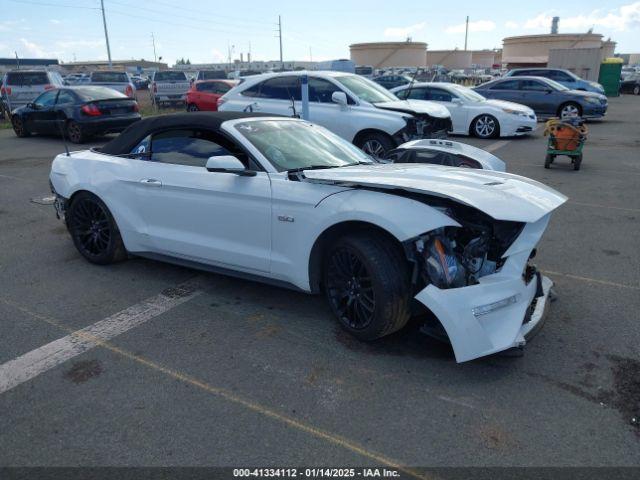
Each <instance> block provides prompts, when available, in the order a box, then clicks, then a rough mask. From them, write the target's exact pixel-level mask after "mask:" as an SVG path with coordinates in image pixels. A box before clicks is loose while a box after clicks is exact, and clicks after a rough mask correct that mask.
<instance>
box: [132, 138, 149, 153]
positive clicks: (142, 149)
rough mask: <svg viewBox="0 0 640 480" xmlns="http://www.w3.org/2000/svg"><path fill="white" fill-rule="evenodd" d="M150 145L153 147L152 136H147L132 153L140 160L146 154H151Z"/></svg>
mask: <svg viewBox="0 0 640 480" xmlns="http://www.w3.org/2000/svg"><path fill="white" fill-rule="evenodd" d="M149 145H151V135H147V136H146V137H144V138H143V139H142V141H141V142H140V143H139V144H138V145H136V146H135V147H134V148H133V149H132V150H131V152H130V153H131V154H136V155H139V157H138V158H141V157H143V156H144V154H145V153H148V152H149Z"/></svg>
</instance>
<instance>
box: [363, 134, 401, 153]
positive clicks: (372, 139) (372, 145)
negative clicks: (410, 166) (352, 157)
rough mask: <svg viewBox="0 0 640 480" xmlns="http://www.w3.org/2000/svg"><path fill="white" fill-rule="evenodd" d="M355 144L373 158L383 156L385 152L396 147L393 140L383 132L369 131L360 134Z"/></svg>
mask: <svg viewBox="0 0 640 480" xmlns="http://www.w3.org/2000/svg"><path fill="white" fill-rule="evenodd" d="M354 144H355V146H356V147H358V148H360V150H362V151H363V152H364V153H367V154H369V155H371V156H372V157H374V158H385V157H386V155H387V153H389V152H390V151H391V150H393V149H394V148H396V145H395V143H394V141H393V140H392V139H391V138H389V137H388V136H387V135H385V134H383V133H376V132H369V133H365V134H363V135H360V136H359V137H358V138H357V139H356V141H355V142H354Z"/></svg>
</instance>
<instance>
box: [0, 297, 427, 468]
mask: <svg viewBox="0 0 640 480" xmlns="http://www.w3.org/2000/svg"><path fill="white" fill-rule="evenodd" d="M0 301H1V302H3V303H4V304H6V305H9V306H11V307H13V308H15V309H17V310H19V311H21V312H22V313H25V314H27V315H29V316H31V317H33V318H37V319H38V320H42V321H43V322H45V323H48V324H49V325H53V326H55V327H58V328H60V329H62V330H65V331H67V332H70V333H71V332H74V334H75V335H78V336H80V337H86V339H87V340H89V341H91V342H93V343H95V344H96V345H98V346H100V347H103V348H105V349H107V350H109V351H111V352H113V353H116V354H118V355H120V356H122V357H125V358H128V359H129V360H133V361H134V362H136V363H138V364H140V365H144V366H145V367H148V368H150V369H152V370H155V371H158V372H161V373H164V374H165V375H167V376H169V377H171V378H173V379H175V380H179V381H181V382H184V383H187V384H189V385H192V386H194V387H196V388H199V389H200V390H204V391H205V392H207V393H210V394H212V395H215V396H218V397H221V398H224V399H225V400H227V401H229V402H232V403H235V404H237V405H241V406H243V407H245V408H247V409H249V410H252V411H254V412H256V413H259V414H261V415H263V416H265V417H269V418H272V419H274V420H278V421H280V422H282V423H284V424H285V425H288V426H289V427H292V428H295V429H297V430H300V431H302V432H305V433H308V434H310V435H313V436H314V437H317V438H320V439H322V440H325V441H327V442H329V443H332V444H334V445H338V446H340V447H343V448H345V449H346V450H350V451H351V452H354V453H356V454H358V455H362V456H363V457H367V458H369V459H371V460H374V461H376V462H378V463H380V464H383V465H386V466H388V467H390V468H393V469H396V470H399V471H401V472H403V473H405V474H407V475H409V476H411V477H414V478H417V479H422V480H426V479H433V478H436V477H433V476H428V475H426V474H422V473H420V472H417V471H415V470H412V469H409V468H407V467H405V466H403V465H401V464H400V463H399V462H397V461H395V460H392V459H390V458H389V457H386V456H384V455H382V454H380V453H377V452H373V451H371V450H368V449H367V448H365V447H363V446H361V445H358V444H357V443H355V442H353V441H351V440H348V439H346V438H343V437H341V436H339V435H336V434H333V433H331V432H328V431H326V430H322V429H320V428H317V427H314V426H313V425H309V424H308V423H304V422H301V421H299V420H296V419H295V418H291V417H289V416H287V415H284V414H282V413H280V412H277V411H275V410H272V409H270V408H269V407H265V406H263V405H260V404H259V403H256V402H253V401H251V400H247V399H245V398H243V397H241V396H239V395H236V394H234V393H231V392H229V391H228V390H225V389H223V388H220V387H215V386H213V385H210V384H208V383H206V382H204V381H202V380H199V379H197V378H196V377H193V376H191V375H188V374H185V373H181V372H179V371H177V370H174V369H172V368H169V367H165V366H163V365H160V364H159V363H156V362H154V361H152V360H149V359H146V358H144V357H142V356H140V355H136V354H134V353H131V352H129V351H127V350H124V349H122V348H120V347H116V346H115V345H113V344H111V343H109V342H107V341H104V340H102V339H100V338H98V337H95V336H93V335H91V334H88V333H86V332H82V331H74V330H73V329H71V328H69V327H67V326H66V325H64V324H62V323H60V322H58V321H57V320H55V319H53V318H51V317H49V316H46V315H42V314H40V313H37V312H33V311H31V310H29V309H28V308H26V307H24V306H22V305H19V304H17V303H15V302H13V301H11V300H8V299H6V298H2V297H0Z"/></svg>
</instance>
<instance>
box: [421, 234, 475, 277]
mask: <svg viewBox="0 0 640 480" xmlns="http://www.w3.org/2000/svg"><path fill="white" fill-rule="evenodd" d="M417 247H418V251H419V252H421V253H422V254H423V255H424V261H425V266H426V269H427V275H428V276H429V278H430V279H431V282H432V283H433V284H434V285H435V286H436V287H438V288H451V287H461V286H463V285H464V284H465V283H466V282H465V276H466V275H465V270H464V267H463V266H462V265H461V264H460V262H459V261H458V259H457V258H456V255H455V254H454V252H453V247H452V245H451V240H449V239H448V238H447V237H445V236H443V235H437V236H433V237H431V238H429V239H427V240H426V243H425V241H424V240H419V241H418V245H417Z"/></svg>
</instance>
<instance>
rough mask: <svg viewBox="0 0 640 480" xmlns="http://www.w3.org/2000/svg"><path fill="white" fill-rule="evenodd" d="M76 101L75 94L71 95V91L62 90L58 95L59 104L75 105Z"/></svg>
mask: <svg viewBox="0 0 640 480" xmlns="http://www.w3.org/2000/svg"><path fill="white" fill-rule="evenodd" d="M75 101H76V97H75V95H74V94H73V93H71V92H70V91H69V90H60V93H59V94H58V100H57V101H56V103H57V104H62V103H75Z"/></svg>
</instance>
